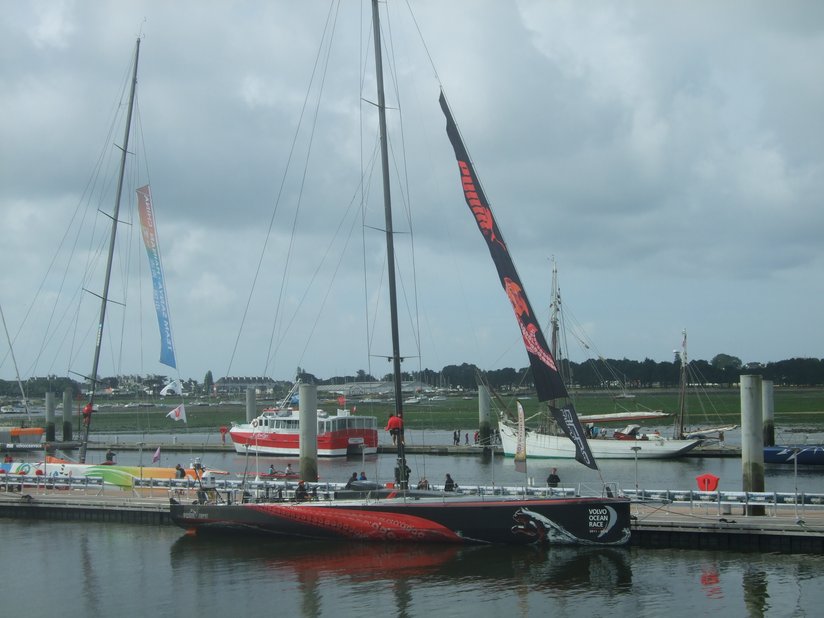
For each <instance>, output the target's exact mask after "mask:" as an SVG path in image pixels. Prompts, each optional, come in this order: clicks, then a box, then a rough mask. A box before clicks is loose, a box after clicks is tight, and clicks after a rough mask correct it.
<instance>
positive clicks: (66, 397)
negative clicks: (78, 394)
mask: <svg viewBox="0 0 824 618" xmlns="http://www.w3.org/2000/svg"><path fill="white" fill-rule="evenodd" d="M71 439H72V389H70V388H67V389H65V390H64V391H63V442H71Z"/></svg>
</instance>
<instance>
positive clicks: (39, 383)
mask: <svg viewBox="0 0 824 618" xmlns="http://www.w3.org/2000/svg"><path fill="white" fill-rule="evenodd" d="M561 371H562V373H563V374H564V376H565V379H566V381H567V383H568V384H569V385H570V386H571V387H573V388H582V389H608V388H627V389H644V388H674V387H677V386H678V384H679V382H680V376H681V361H680V359H678V358H677V357H676V358H675V359H674V360H673V361H672V362H667V361H663V362H656V361H654V360H651V359H649V358H647V359H644V360H643V361H634V360H628V359H626V358H624V359H620V360H615V359H590V360H587V361H584V362H582V363H575V362H571V361H568V360H563V361H561ZM742 374H748V375H760V376H761V377H762V378H764V379H765V380H772V381H773V382H774V383H775V385H776V386H796V387H809V386H824V359H817V358H791V359H788V360H782V361H777V362H771V363H766V364H762V363H748V364H746V365H744V364H742V363H741V360H740V359H738V358H736V357H735V356H730V355H727V354H718V355H717V356H715V357H713V359H712V360H710V361H705V360H693V361H690V362H689V375H690V382H692V383H698V384H702V385H718V386H727V387H729V386H732V385H734V384H737V383H738V381H739V377H740V376H741V375H742ZM479 376H482V379H483V380H484V381H485V382H486V383H488V384H489V385H490V386H492V387H493V388H494V389H496V390H500V391H512V390H531V389H532V388H534V383H533V380H532V372H531V371H530V369H529V368H528V367H525V368H521V369H514V368H512V367H506V368H503V369H493V370H489V371H481V370H480V369H478V367H476V366H475V365H473V364H470V363H462V364H460V365H447V366H446V367H444V368H443V369H441V370H440V371H436V370H433V369H424V370H423V371H420V372H404V373H403V376H402V378H403V380H404V381H413V380H417V381H420V382H422V383H424V384H426V385H428V386H429V387H432V388H445V389H462V390H474V389H475V388H476V387H477V384H478V378H479ZM298 377H299V378H300V379H301V380H302V381H303V382H305V383H307V384H319V385H334V384H348V383H352V382H376V381H379V380H383V381H390V380H391V379H392V376H391V374H387V375H384V376H382V377H381V378H375V377H374V376H372V375H370V374H368V373H367V372H366V371H364V370H362V369H361V370H358V372H357V373H356V374H355V375H348V376H334V377H332V378H328V379H321V378H318V377H317V376H315V375H313V374H312V373H309V372H308V371H306V370H305V369H301V368H298ZM121 382H122V380H121V379H118V378H103V379H101V380H100V381H99V382H98V387H105V386H111V387H116V386H117V385H118V384H119V383H121ZM136 382H137V377H136V376H131V383H132V384H134V383H136ZM140 382H141V385H142V387H143V388H150V389H151V390H154V391H156V390H157V389H159V388H160V387H162V386H163V385H164V384H166V383H167V382H168V378H166V377H165V376H159V375H151V376H146V377H145V378H143V379H142V380H140ZM213 384H214V378H213V377H212V372H211V371H209V372H207V373H206V376H205V377H204V380H203V382H202V383H198V382H197V381H196V380H192V379H189V380H185V381H184V388H185V389H186V390H187V392H189V393H191V394H200V395H207V394H210V393H211V392H212V389H211V387H212V385H213ZM24 388H25V390H26V396H27V397H31V398H41V397H44V396H45V394H46V392H48V391H51V392H53V393H62V392H63V391H64V390H65V389H66V388H70V389H71V390H72V395H73V397H77V396H79V395H80V394H81V393H82V392H83V390H84V385H83V384H82V383H80V382H76V381H75V380H72V379H71V378H67V377H58V376H47V377H40V378H30V379H28V380H26V381H25V382H24ZM0 396H2V397H6V398H19V397H20V388H19V386H18V384H17V382H16V381H14V380H0Z"/></svg>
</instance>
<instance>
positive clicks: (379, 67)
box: [372, 0, 408, 489]
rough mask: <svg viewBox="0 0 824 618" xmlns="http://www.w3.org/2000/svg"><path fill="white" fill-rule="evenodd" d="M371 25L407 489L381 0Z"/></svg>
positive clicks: (401, 453)
mask: <svg viewBox="0 0 824 618" xmlns="http://www.w3.org/2000/svg"><path fill="white" fill-rule="evenodd" d="M372 27H373V29H374V34H373V37H374V39H375V75H376V77H377V84H378V118H379V121H380V142H381V170H382V172H383V207H384V216H385V218H386V261H387V265H388V268H389V313H390V320H391V325H392V377H393V383H394V387H395V414H396V415H397V416H398V417H399V418H400V419H401V427H400V430H399V431H398V441H397V442H398V470H399V472H400V482H401V488H402V489H406V488H407V486H408V479H407V478H406V452H405V450H404V438H403V433H404V426H403V394H402V392H401V345H400V335H399V333H398V299H397V293H396V289H395V245H394V238H393V234H394V233H393V231H392V196H391V193H390V190H389V152H388V148H387V137H386V100H385V98H384V93H383V61H382V57H381V24H380V14H379V11H378V0H372Z"/></svg>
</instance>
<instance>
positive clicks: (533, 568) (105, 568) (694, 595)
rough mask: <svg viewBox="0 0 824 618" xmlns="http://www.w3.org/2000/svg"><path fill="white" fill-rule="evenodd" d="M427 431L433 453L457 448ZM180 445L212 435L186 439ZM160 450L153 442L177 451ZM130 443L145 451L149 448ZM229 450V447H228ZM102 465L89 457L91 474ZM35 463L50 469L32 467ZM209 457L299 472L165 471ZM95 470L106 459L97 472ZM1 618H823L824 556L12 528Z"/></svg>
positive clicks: (439, 466) (732, 485)
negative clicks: (436, 448) (192, 466)
mask: <svg viewBox="0 0 824 618" xmlns="http://www.w3.org/2000/svg"><path fill="white" fill-rule="evenodd" d="M443 434H444V435H443V436H440V435H439V434H433V433H424V432H420V433H419V434H415V433H413V435H410V440H417V441H418V443H428V444H445V443H448V442H449V441H450V438H451V432H443ZM175 435H176V436H177V437H178V439H179V440H180V441H181V442H185V441H187V440H191V441H193V442H200V443H202V442H204V441H205V439H204V437H203V436H202V435H197V434H191V435H188V434H175ZM171 438H172V436H151V437H148V439H147V441H157V440H160V441H168V442H170V441H171ZM120 439H121V440H126V441H130V442H133V441H139V440H137V439H136V437H134V436H121V437H120ZM217 439H219V438H217ZM102 456H103V453H102V452H98V451H90V461H98V460H99V459H102ZM31 457H32V458H36V455H32V456H31ZM151 457H152V453H151V452H144V453H139V452H129V451H123V452H121V453H119V454H118V461H119V463H123V464H132V463H140V462H143V463H144V464H146V465H150V463H151ZM193 457H203V462H204V463H205V464H206V465H207V466H212V467H214V468H221V469H224V470H228V471H230V472H232V473H240V472H242V471H244V469H245V470H247V471H250V472H254V471H256V470H259V471H260V472H264V471H265V470H266V469H267V468H268V467H269V464H270V463H274V464H275V466H276V467H279V468H283V467H284V466H285V465H286V463H287V462H291V463H292V465H293V467H297V463H298V462H297V459H296V458H292V459H290V458H274V459H270V458H264V457H260V458H255V457H254V456H250V457H248V458H247V457H244V456H241V455H236V454H234V453H219V454H212V453H207V454H205V455H204V454H203V453H197V452H194V451H191V452H176V453H166V452H164V453H162V459H161V462H160V463H161V465H171V466H173V465H174V464H175V463H177V462H181V463H183V464H186V463H188V462H189V460H190V459H191V458H193ZM94 458H97V459H96V460H95V459H94ZM394 464H395V459H394V457H393V456H392V455H380V456H372V457H367V458H350V459H335V460H332V461H330V460H321V461H320V463H319V475H320V477H321V480H328V481H336V482H344V481H345V480H346V479H347V478H348V477H349V476H350V475H351V473H352V472H353V471H358V472H359V471H360V470H364V471H365V472H366V473H367V475H368V476H369V477H370V478H372V479H377V480H392V477H393V468H394ZM409 465H410V467H411V468H412V470H413V472H412V478H413V480H415V479H417V478H419V477H422V476H426V477H427V478H429V479H430V480H431V481H433V482H441V481H442V480H443V477H444V475H445V473H446V472H450V473H451V474H452V475H453V476H454V477H455V479H456V481H457V482H458V483H459V484H462V485H464V486H467V485H471V484H484V485H485V484H491V483H493V482H494V483H496V484H508V485H510V484H511V485H518V484H523V483H525V482H526V481H525V478H526V477H524V475H523V474H521V473H518V472H516V471H515V470H514V466H513V462H512V460H511V459H507V460H504V459H502V458H500V457H497V458H494V459H492V460H483V459H482V458H481V457H480V456H460V457H458V456H454V457H453V456H440V457H437V456H430V457H416V456H413V457H410V462H409ZM600 465H601V475H602V477H603V478H604V480H608V481H613V482H617V483H619V484H620V485H621V486H623V487H629V488H632V487H634V485H635V483H636V479H637V482H638V484H639V486H640V487H641V488H647V489H662V488H677V489H684V488H692V487H696V484H695V477H696V476H697V475H699V474H702V473H704V472H712V473H714V474H716V475H718V476H719V477H721V482H720V488H721V489H724V490H738V489H740V488H741V478H742V473H741V462H740V460H738V459H709V458H705V459H697V458H696V459H682V460H676V461H666V462H663V461H640V462H638V465H637V468H636V465H635V462H634V461H602V462H600ZM551 466H557V467H558V468H559V472H560V475H561V478H562V484H566V485H578V484H584V485H597V484H598V483H599V481H600V478H601V476H599V474H598V473H596V472H592V471H590V470H588V469H587V468H584V467H583V466H580V465H577V464H575V463H573V462H562V463H560V462H558V461H557V460H556V461H555V462H554V463H553V462H550V461H540V462H533V461H530V463H529V471H528V476H530V477H533V478H534V481H535V483H536V484H539V483H541V484H542V483H543V480H544V479H545V478H546V475H547V472H548V470H549V468H550V467H551ZM823 476H824V471H822V470H820V469H817V468H800V469H799V470H798V472H797V473H796V471H795V470H794V469H793V467H792V466H768V467H767V469H766V472H765V477H766V478H765V484H766V489H767V490H768V491H786V492H792V491H794V488H795V487H798V489H799V491H807V492H817V493H824V482H822V478H823ZM0 527H1V529H2V539H3V542H2V550H0V552H2V553H0V556H2V563H3V566H4V569H3V572H4V575H3V576H2V577H0V593H2V602H1V603H0V616H18V615H25V616H44V617H45V616H48V617H50V618H52V617H54V616H55V615H56V614H58V613H59V615H62V616H67V617H73V616H83V617H96V616H106V617H111V616H139V615H143V616H168V615H172V613H173V612H174V613H175V614H176V615H178V616H198V617H201V616H203V617H208V616H220V617H222V618H225V617H227V616H229V617H235V616H241V615H244V616H275V615H276V616H336V617H337V616H370V615H372V616H429V617H431V616H435V615H439V616H440V615H448V616H473V617H478V616H506V617H515V616H547V615H550V616H611V617H617V616H649V617H656V618H657V617H659V616H667V618H678V617H680V616H684V617H689V618H694V617H695V616H706V615H723V616H724V617H725V618H735V617H737V616H770V617H773V616H819V615H821V608H822V607H824V557H823V556H812V555H781V554H754V553H738V552H714V551H713V552H711V551H697V550H695V551H682V550H649V549H636V548H627V549H600V550H585V549H580V548H553V549H549V550H546V549H545V550H538V549H536V548H510V547H451V546H432V545H422V546H414V545H412V546H409V545H375V544H365V545H364V544H357V543H343V544H338V543H328V542H315V541H310V542H295V541H286V542H284V541H276V540H269V539H265V540H264V539H261V538H259V537H241V538H232V539H227V538H217V539H215V538H211V539H210V538H191V537H188V536H186V535H185V534H184V533H183V531H182V530H179V529H177V528H175V527H172V526H169V527H153V526H126V525H117V524H99V523H82V522H41V521H23V520H3V519H0Z"/></svg>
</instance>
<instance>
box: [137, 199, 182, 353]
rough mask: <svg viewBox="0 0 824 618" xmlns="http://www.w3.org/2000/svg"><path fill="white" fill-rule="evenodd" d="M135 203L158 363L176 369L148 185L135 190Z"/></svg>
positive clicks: (167, 305)
mask: <svg viewBox="0 0 824 618" xmlns="http://www.w3.org/2000/svg"><path fill="white" fill-rule="evenodd" d="M137 201H138V212H139V214H140V228H141V230H142V232H143V244H144V246H145V247H146V255H148V256H149V270H150V271H151V273H152V287H153V289H154V302H155V310H156V311H157V323H158V326H159V327H160V362H161V363H163V364H164V365H168V366H169V367H174V368H176V367H177V361H175V347H174V341H173V340H172V321H171V318H170V315H169V302H168V299H167V297H166V281H165V277H164V276H163V265H162V264H161V263H160V250H159V248H160V246H159V242H158V238H157V228H156V227H155V217H154V208H153V206H152V192H151V189H150V188H149V185H146V186H145V187H140V188H139V189H138V190H137Z"/></svg>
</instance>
